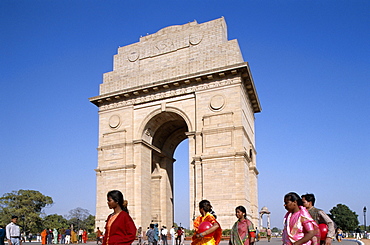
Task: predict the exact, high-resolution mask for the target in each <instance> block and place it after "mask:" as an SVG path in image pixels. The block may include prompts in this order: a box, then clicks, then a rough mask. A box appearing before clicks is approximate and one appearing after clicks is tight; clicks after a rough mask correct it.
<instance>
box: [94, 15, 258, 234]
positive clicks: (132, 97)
mask: <svg viewBox="0 0 370 245" xmlns="http://www.w3.org/2000/svg"><path fill="white" fill-rule="evenodd" d="M90 101H91V102H92V103H94V104H95V105H97V106H98V107H99V146H98V167H97V169H96V170H95V171H96V175H97V199H96V201H97V203H96V226H99V227H104V224H105V220H106V217H107V215H108V214H109V213H110V210H108V208H107V205H106V193H107V192H108V191H109V190H112V189H118V190H121V191H122V192H123V193H124V196H125V199H127V200H128V201H129V210H130V214H131V216H132V217H133V219H134V221H135V223H136V225H137V226H139V225H141V226H143V227H147V226H148V225H149V224H150V223H151V222H154V223H159V225H160V226H161V225H166V226H167V227H170V226H171V225H172V223H173V162H174V161H175V160H174V159H173V153H174V151H175V149H176V147H177V145H178V144H179V143H180V142H181V141H183V140H184V139H189V178H190V181H189V184H190V193H189V195H190V203H189V205H190V213H189V219H190V220H192V219H193V218H194V217H195V216H198V215H199V211H198V207H197V205H198V202H199V201H201V200H203V199H208V200H210V201H211V203H212V205H213V207H214V209H215V210H216V212H217V215H218V220H219V222H220V223H221V226H222V227H223V228H230V227H231V225H232V224H233V222H235V215H234V209H235V207H236V206H238V205H244V206H245V207H246V208H247V210H248V214H249V216H250V218H251V219H252V220H253V221H254V223H255V224H256V225H257V224H258V198H257V175H258V170H257V167H256V149H255V131H254V113H258V112H260V111H261V106H260V103H259V100H258V96H257V93H256V90H255V86H254V82H253V79H252V75H251V72H250V69H249V66H248V63H246V62H244V61H243V58H242V55H241V52H240V48H239V45H238V43H237V40H230V41H229V40H228V38H227V27H226V23H225V20H224V19H223V18H220V19H216V20H213V21H209V22H206V23H202V24H198V23H197V22H196V21H194V22H191V23H188V24H185V25H178V26H170V27H166V28H163V29H161V30H159V31H158V32H157V33H154V34H151V35H147V36H145V37H141V38H140V41H139V42H137V43H134V44H131V45H127V46H124V47H121V48H119V49H118V53H117V54H116V55H115V57H114V68H113V71H112V72H108V73H106V74H104V78H103V83H102V84H101V85H100V95H99V96H96V97H93V98H90ZM190 223H192V221H191V222H190Z"/></svg>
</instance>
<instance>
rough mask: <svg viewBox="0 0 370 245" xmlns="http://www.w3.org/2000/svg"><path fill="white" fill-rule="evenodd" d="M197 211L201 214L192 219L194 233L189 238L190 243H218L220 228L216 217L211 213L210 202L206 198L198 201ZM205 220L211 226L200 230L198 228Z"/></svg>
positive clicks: (213, 244)
mask: <svg viewBox="0 0 370 245" xmlns="http://www.w3.org/2000/svg"><path fill="white" fill-rule="evenodd" d="M199 212H200V214H201V216H199V217H198V218H196V219H195V220H194V230H195V233H194V235H193V237H192V238H191V240H192V242H191V245H218V244H219V243H220V241H221V236H222V229H221V226H220V224H219V223H218V222H217V220H216V217H215V216H214V215H212V214H211V212H212V206H211V203H210V202H209V201H208V200H203V201H201V202H200V203H199ZM205 221H208V222H210V223H211V224H212V227H210V228H209V229H207V230H205V231H202V232H200V231H199V230H198V228H199V226H200V224H201V223H203V222H205Z"/></svg>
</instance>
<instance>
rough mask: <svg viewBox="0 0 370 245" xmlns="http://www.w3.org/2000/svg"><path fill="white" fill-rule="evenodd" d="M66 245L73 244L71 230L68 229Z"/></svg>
mask: <svg viewBox="0 0 370 245" xmlns="http://www.w3.org/2000/svg"><path fill="white" fill-rule="evenodd" d="M65 232H66V244H70V243H71V229H70V228H68V229H66V231H65Z"/></svg>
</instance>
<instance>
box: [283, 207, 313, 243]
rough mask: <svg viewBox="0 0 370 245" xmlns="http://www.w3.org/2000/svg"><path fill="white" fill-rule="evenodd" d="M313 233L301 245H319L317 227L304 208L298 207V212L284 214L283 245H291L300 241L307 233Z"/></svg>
mask: <svg viewBox="0 0 370 245" xmlns="http://www.w3.org/2000/svg"><path fill="white" fill-rule="evenodd" d="M311 230H313V231H314V237H313V238H311V240H309V241H307V242H306V243H303V245H318V244H320V232H319V226H318V225H317V224H316V222H315V221H314V220H313V219H312V217H311V215H310V214H309V213H308V211H307V209H306V208H305V207H302V206H299V211H298V212H295V213H290V212H288V213H286V215H285V217H284V231H283V244H284V245H292V244H294V243H295V242H296V241H298V240H300V239H302V238H303V237H304V235H305V233H307V231H311Z"/></svg>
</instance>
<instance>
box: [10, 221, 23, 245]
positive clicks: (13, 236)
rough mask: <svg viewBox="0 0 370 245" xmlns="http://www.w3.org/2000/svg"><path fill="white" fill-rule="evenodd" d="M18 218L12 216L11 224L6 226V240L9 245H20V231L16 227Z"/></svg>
mask: <svg viewBox="0 0 370 245" xmlns="http://www.w3.org/2000/svg"><path fill="white" fill-rule="evenodd" d="M17 221H18V216H15V215H13V216H12V219H11V222H10V223H9V224H8V225H7V226H6V239H8V244H9V245H22V240H21V229H20V228H19V226H18V225H17Z"/></svg>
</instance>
